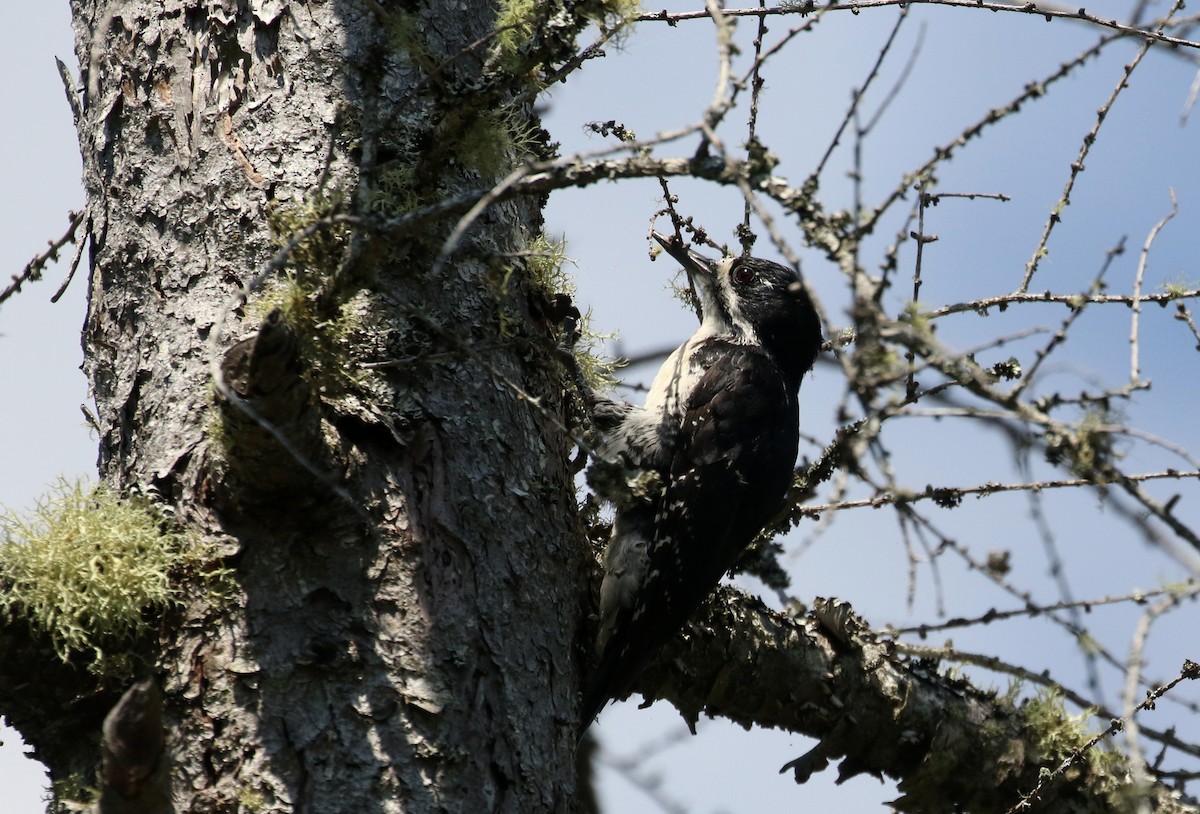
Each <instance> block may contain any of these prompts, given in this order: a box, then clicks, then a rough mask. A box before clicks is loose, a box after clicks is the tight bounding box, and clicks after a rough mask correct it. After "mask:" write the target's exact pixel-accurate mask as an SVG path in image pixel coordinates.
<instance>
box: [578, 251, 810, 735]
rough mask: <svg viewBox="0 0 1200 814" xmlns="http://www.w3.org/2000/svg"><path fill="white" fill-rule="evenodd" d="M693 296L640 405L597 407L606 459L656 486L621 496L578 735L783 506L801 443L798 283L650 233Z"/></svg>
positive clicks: (804, 334)
mask: <svg viewBox="0 0 1200 814" xmlns="http://www.w3.org/2000/svg"><path fill="white" fill-rule="evenodd" d="M655 237H657V238H658V239H659V242H661V243H662V244H663V246H664V247H665V248H666V249H667V251H668V252H669V253H670V254H671V255H672V256H673V257H675V258H676V259H677V260H679V261H680V262H681V263H682V264H683V265H684V267H685V268H686V269H687V270H688V272H689V273H690V274H691V275H692V277H693V279H694V281H695V282H696V284H697V287H698V289H699V291H700V295H701V301H702V309H703V312H704V319H703V322H702V324H701V326H700V329H699V330H698V331H697V332H696V334H695V335H693V336H692V337H691V338H690V339H689V340H688V341H687V342H685V343H684V344H683V345H682V346H680V348H679V349H678V350H676V351H675V353H673V354H672V355H671V357H670V358H669V359H668V360H667V362H666V363H665V364H664V365H663V367H662V369H661V370H660V371H659V373H658V375H657V376H656V377H655V381H654V384H653V385H652V386H651V389H650V393H649V394H648V395H647V399H646V405H645V406H644V407H642V408H638V407H632V406H630V405H626V404H620V403H617V402H611V401H604V402H603V403H602V404H601V405H600V406H599V408H598V412H599V413H600V414H601V415H603V416H604V421H603V422H602V425H606V426H607V428H608V430H609V431H608V433H607V435H606V441H605V445H604V451H605V453H606V457H610V458H616V459H619V460H621V461H623V462H624V463H625V465H626V466H627V467H629V468H630V469H632V470H633V474H635V475H636V474H641V473H646V472H654V473H656V474H657V475H658V477H659V479H660V480H661V483H662V488H661V491H659V492H657V493H656V494H652V495H651V496H649V497H647V498H643V499H641V500H631V499H628V498H627V497H625V498H624V499H618V500H617V506H618V508H617V512H616V517H615V520H614V524H613V536H612V539H611V540H610V542H609V546H608V549H607V551H606V552H605V558H604V559H605V575H604V582H603V584H602V587H601V603H600V604H601V607H600V616H601V618H600V630H599V634H598V637H597V649H598V656H599V660H598V662H597V665H596V667H595V669H594V671H593V672H592V674H591V676H590V677H589V680H588V683H587V688H586V691H585V695H584V703H583V710H582V718H581V721H582V724H583V727H585V728H586V726H587V725H588V724H590V722H591V721H592V719H593V718H594V717H595V716H596V714H598V713H599V711H600V709H601V708H602V707H603V706H604V704H605V703H607V701H608V700H609V699H611V698H621V697H624V696H626V695H628V694H629V692H631V691H632V688H633V684H634V682H635V681H636V680H637V677H638V675H639V674H640V673H641V672H642V670H643V669H644V668H645V667H646V665H647V664H648V663H649V662H650V660H651V659H652V658H653V657H654V656H655V654H656V653H657V652H658V651H659V649H660V648H661V647H662V646H663V645H664V644H665V643H666V642H667V641H669V640H670V639H671V637H673V636H674V635H675V634H676V632H677V631H678V630H679V629H680V628H681V627H682V626H683V625H684V624H685V623H686V622H687V620H688V618H689V617H690V616H691V615H692V614H693V613H694V612H695V610H696V608H697V607H698V606H699V605H700V604H701V603H702V602H703V601H704V599H705V598H706V597H707V596H708V594H709V593H710V592H711V591H712V589H713V588H714V587H715V586H716V584H717V583H718V582H719V581H720V579H721V577H722V576H723V575H724V574H725V572H726V571H728V570H729V568H730V567H732V565H733V564H734V562H735V560H736V559H737V557H738V555H739V554H740V553H741V552H742V551H743V550H744V549H745V547H746V546H747V545H749V543H750V542H751V541H753V539H754V538H755V537H756V536H757V535H758V533H759V532H760V531H761V530H762V528H763V526H764V525H766V523H767V522H768V521H769V520H770V519H771V517H772V516H773V515H774V514H775V513H776V512H777V511H778V510H779V508H780V507H781V505H782V503H783V500H784V498H785V496H786V494H787V490H788V486H789V485H790V483H791V481H792V474H793V470H794V466H795V461H796V451H797V444H798V439H799V429H798V419H799V416H798V404H797V393H798V390H799V386H800V380H801V378H802V377H803V376H804V374H805V373H806V372H807V371H808V370H809V369H810V368H811V367H812V365H813V362H814V361H815V359H816V355H817V352H818V351H819V349H820V344H821V328H820V321H819V319H818V318H817V314H816V311H815V310H814V309H813V307H812V303H811V302H810V301H809V299H808V296H807V294H805V292H804V290H803V286H802V285H800V278H799V275H798V274H797V273H796V272H795V271H793V270H792V269H789V268H786V267H784V266H780V265H778V264H776V263H772V262H770V261H767V260H761V259H756V258H725V259H723V260H721V261H711V260H708V259H706V258H704V257H703V256H701V255H699V254H697V253H695V252H692V251H688V250H685V249H684V248H683V247H682V246H680V245H678V244H677V243H674V242H673V241H670V240H668V239H666V238H663V237H661V236H659V235H655Z"/></svg>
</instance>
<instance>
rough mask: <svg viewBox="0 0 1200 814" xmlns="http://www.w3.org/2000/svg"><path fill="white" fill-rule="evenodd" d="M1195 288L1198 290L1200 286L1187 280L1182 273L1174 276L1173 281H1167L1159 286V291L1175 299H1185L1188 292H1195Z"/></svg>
mask: <svg viewBox="0 0 1200 814" xmlns="http://www.w3.org/2000/svg"><path fill="white" fill-rule="evenodd" d="M1197 288H1200V284H1197V283H1196V282H1195V281H1193V280H1189V279H1188V278H1187V277H1185V276H1184V275H1183V273H1182V272H1181V273H1180V274H1178V275H1176V277H1175V279H1174V280H1169V281H1167V282H1165V283H1163V284H1161V285H1160V286H1159V290H1161V291H1162V292H1163V293H1164V294H1166V295H1167V296H1168V297H1172V298H1176V299H1177V298H1179V297H1186V296H1187V293H1188V292H1189V291H1195V290H1196V289H1197Z"/></svg>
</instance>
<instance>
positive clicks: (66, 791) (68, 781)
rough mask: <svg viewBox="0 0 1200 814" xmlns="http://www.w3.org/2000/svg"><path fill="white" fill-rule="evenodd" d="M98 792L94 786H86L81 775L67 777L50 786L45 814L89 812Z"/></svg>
mask: <svg viewBox="0 0 1200 814" xmlns="http://www.w3.org/2000/svg"><path fill="white" fill-rule="evenodd" d="M99 797H100V791H99V789H97V788H96V787H95V786H91V785H88V783H87V782H85V780H84V777H83V775H82V774H71V775H67V777H65V778H64V779H62V780H55V781H54V782H53V783H51V784H50V799H49V800H48V801H47V803H48V804H47V806H46V812H47V814H66V812H78V811H90V810H92V806H93V804H94V803H95V801H96V800H98V799H99Z"/></svg>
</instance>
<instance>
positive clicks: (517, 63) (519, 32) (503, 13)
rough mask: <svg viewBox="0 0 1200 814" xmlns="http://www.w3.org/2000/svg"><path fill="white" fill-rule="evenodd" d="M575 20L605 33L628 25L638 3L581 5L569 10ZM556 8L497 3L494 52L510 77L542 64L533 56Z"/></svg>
mask: <svg viewBox="0 0 1200 814" xmlns="http://www.w3.org/2000/svg"><path fill="white" fill-rule="evenodd" d="M571 11H572V13H573V14H574V15H575V18H576V19H578V20H586V21H590V22H594V23H597V24H598V25H600V26H601V28H605V29H608V30H613V29H621V28H625V27H626V26H628V25H630V24H631V23H632V22H633V19H634V18H635V17H637V16H638V15H639V14H641V11H642V9H641V3H640V2H639V0H598V2H584V3H581V4H579V5H577V6H575V7H574V8H572V9H571ZM557 13H558V8H557V6H556V5H553V4H546V3H537V2H534V0H500V5H499V9H498V10H497V12H496V24H495V25H496V52H497V56H498V58H499V64H500V66H501V67H502V68H504V69H505V70H506V71H509V72H510V73H513V74H523V73H527V72H529V71H530V70H532V69H534V68H537V67H538V66H539V65H540V64H541V63H542V62H544V60H542V59H539V58H538V55H536V54H535V53H534V52H535V51H536V50H538V45H537V44H536V42H535V41H536V40H537V38H538V37H539V36H540V35H541V34H542V33H543V32H542V29H543V27H544V24H545V23H546V22H548V21H550V20H551V19H552V18H554V17H555V16H556V15H557Z"/></svg>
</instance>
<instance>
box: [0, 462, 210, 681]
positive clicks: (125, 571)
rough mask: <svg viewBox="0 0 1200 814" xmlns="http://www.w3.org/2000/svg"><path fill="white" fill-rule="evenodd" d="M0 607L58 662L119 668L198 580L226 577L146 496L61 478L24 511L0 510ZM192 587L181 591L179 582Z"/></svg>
mask: <svg viewBox="0 0 1200 814" xmlns="http://www.w3.org/2000/svg"><path fill="white" fill-rule="evenodd" d="M0 533H2V536H3V539H4V544H3V545H0V583H3V585H4V586H5V590H4V591H3V593H0V610H3V611H4V612H5V613H7V614H10V615H12V616H16V617H21V618H24V619H26V620H28V622H29V624H30V626H31V627H32V628H33V629H34V630H35V631H37V632H40V633H42V634H44V635H46V636H47V637H48V639H49V642H50V645H51V646H52V648H53V649H54V652H55V653H57V654H58V656H59V658H61V659H62V660H63V661H68V660H70V659H71V658H73V657H76V656H81V657H83V658H84V659H86V661H87V663H88V667H89V669H92V670H93V671H94V672H97V673H105V672H111V671H113V670H114V669H120V664H119V663H118V661H119V658H120V651H121V649H122V647H124V646H128V645H132V644H134V643H135V642H136V641H137V640H138V639H140V638H141V637H142V636H143V635H145V634H146V633H148V632H150V631H151V630H152V629H153V626H154V620H155V617H156V616H157V615H158V614H160V613H161V612H162V611H164V610H166V609H167V608H169V607H171V606H174V605H179V604H182V602H183V598H184V597H185V596H186V595H188V594H190V593H193V592H194V591H193V587H194V583H202V584H203V583H209V584H210V586H211V587H214V588H215V587H217V586H219V584H220V580H222V579H223V578H224V576H225V575H226V574H227V573H228V572H227V571H225V570H224V569H220V568H214V567H212V566H211V565H210V564H209V560H210V559H211V558H212V552H211V550H210V549H209V548H208V547H206V546H200V545H197V544H195V543H194V542H193V541H192V540H191V539H190V538H189V537H187V536H186V535H184V534H181V533H179V532H176V531H171V530H169V529H168V528H167V524H166V522H165V517H164V515H163V514H162V512H161V511H160V510H159V509H158V508H157V507H155V506H154V504H152V503H151V502H150V501H149V500H147V499H145V498H140V497H139V498H132V499H129V498H124V497H122V496H120V495H118V494H116V493H114V492H112V491H111V490H109V489H107V488H105V487H95V488H86V487H85V486H84V484H83V483H82V482H80V481H76V482H74V483H68V482H67V481H65V480H60V481H59V482H58V483H57V484H56V485H55V486H54V487H53V488H52V489H51V490H50V492H49V493H48V494H47V495H46V496H44V497H42V498H41V499H40V500H38V501H37V503H36V505H35V506H34V508H33V510H32V511H31V512H29V513H28V514H27V515H20V514H17V513H15V512H11V511H4V512H3V513H0ZM185 585H186V586H188V587H187V588H186V589H185V587H184V586H185Z"/></svg>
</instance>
